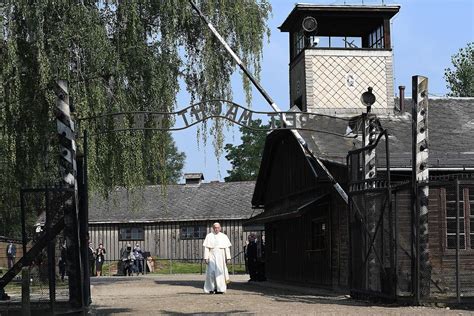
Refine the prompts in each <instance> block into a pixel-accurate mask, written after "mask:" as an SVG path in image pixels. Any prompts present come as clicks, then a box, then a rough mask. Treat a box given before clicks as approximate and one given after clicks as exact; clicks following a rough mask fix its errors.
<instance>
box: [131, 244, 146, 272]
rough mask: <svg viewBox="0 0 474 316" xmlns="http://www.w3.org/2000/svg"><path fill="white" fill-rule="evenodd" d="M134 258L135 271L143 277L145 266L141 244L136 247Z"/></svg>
mask: <svg viewBox="0 0 474 316" xmlns="http://www.w3.org/2000/svg"><path fill="white" fill-rule="evenodd" d="M133 256H134V258H135V265H134V268H135V269H134V270H135V272H136V273H137V275H139V274H140V273H141V274H142V275H143V274H144V270H143V269H144V265H143V251H142V249H141V248H140V245H139V244H136V245H135V248H133Z"/></svg>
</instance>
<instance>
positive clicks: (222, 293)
mask: <svg viewBox="0 0 474 316" xmlns="http://www.w3.org/2000/svg"><path fill="white" fill-rule="evenodd" d="M216 294H224V292H218V291H216Z"/></svg>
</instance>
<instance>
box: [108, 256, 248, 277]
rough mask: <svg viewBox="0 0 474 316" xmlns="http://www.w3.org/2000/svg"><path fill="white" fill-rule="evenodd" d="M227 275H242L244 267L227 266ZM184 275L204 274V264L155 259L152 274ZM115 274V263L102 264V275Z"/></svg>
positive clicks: (241, 265)
mask: <svg viewBox="0 0 474 316" xmlns="http://www.w3.org/2000/svg"><path fill="white" fill-rule="evenodd" d="M227 268H228V269H229V273H231V274H232V273H234V272H235V273H236V274H244V273H245V265H244V264H235V265H232V263H230V264H228V265H227ZM185 273H206V264H205V263H204V262H203V263H202V266H201V263H200V261H194V262H191V261H179V260H172V261H170V260H169V259H160V258H155V272H153V274H185ZM115 274H117V261H114V262H111V263H107V264H104V265H103V266H102V275H106V276H107V275H115Z"/></svg>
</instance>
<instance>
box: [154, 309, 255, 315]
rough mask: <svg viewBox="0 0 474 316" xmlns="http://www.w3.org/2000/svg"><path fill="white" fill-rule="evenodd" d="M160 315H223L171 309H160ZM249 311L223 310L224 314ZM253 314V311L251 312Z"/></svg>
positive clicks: (246, 312)
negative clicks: (179, 311) (182, 311)
mask: <svg viewBox="0 0 474 316" xmlns="http://www.w3.org/2000/svg"><path fill="white" fill-rule="evenodd" d="M159 313H160V314H161V315H211V316H212V315H223V314H224V313H222V312H215V313H212V312H211V313H210V312H192V313H178V312H172V311H165V310H161V311H160V312H159ZM249 313H250V312H249V311H244V310H231V311H225V315H242V314H249ZM252 314H253V313H252Z"/></svg>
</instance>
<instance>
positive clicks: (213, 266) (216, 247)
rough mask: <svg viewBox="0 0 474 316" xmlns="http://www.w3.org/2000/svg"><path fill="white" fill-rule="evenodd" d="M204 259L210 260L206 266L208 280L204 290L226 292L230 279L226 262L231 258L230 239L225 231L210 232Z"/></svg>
mask: <svg viewBox="0 0 474 316" xmlns="http://www.w3.org/2000/svg"><path fill="white" fill-rule="evenodd" d="M203 246H204V259H207V260H209V263H208V264H207V268H206V282H204V292H206V293H210V292H211V291H214V290H217V291H218V292H225V291H226V290H227V283H228V282H229V281H230V279H229V271H228V270H227V266H226V264H225V262H226V259H230V249H229V247H230V246H231V243H230V240H229V238H228V237H227V235H226V234H223V233H218V234H214V233H209V234H207V236H206V239H204V243H203Z"/></svg>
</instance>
